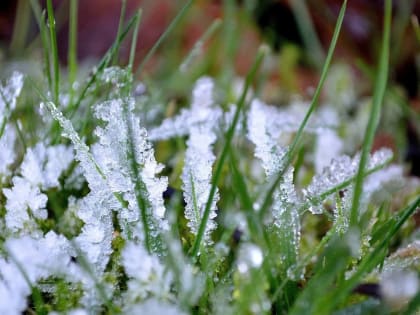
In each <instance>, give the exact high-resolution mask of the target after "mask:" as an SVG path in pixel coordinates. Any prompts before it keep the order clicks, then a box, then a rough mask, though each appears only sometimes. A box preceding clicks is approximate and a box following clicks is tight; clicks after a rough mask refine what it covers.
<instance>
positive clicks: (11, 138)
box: [0, 122, 16, 182]
mask: <svg viewBox="0 0 420 315" xmlns="http://www.w3.org/2000/svg"><path fill="white" fill-rule="evenodd" d="M0 128H1V122H0ZM15 141H16V131H15V129H14V128H13V127H12V125H10V124H6V126H5V128H4V131H3V134H2V135H1V134H0V161H1V162H0V182H1V181H2V179H3V176H8V175H9V174H10V170H9V167H10V165H11V164H13V162H14V161H15V158H16V152H15Z"/></svg>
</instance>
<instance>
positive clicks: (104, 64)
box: [67, 15, 136, 119]
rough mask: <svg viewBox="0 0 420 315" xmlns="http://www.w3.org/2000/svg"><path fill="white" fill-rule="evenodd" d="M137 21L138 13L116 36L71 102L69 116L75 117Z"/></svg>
mask: <svg viewBox="0 0 420 315" xmlns="http://www.w3.org/2000/svg"><path fill="white" fill-rule="evenodd" d="M135 21H136V15H134V16H133V17H132V18H131V19H130V20H129V21H128V23H127V25H126V27H125V28H124V30H123V31H122V32H121V34H120V36H119V37H118V38H116V40H115V41H114V43H113V44H112V46H111V47H110V48H109V49H108V51H107V52H106V54H105V55H104V56H103V58H102V59H101V61H100V62H99V64H98V66H97V67H96V68H95V70H94V71H93V73H92V75H91V77H90V79H89V81H88V82H87V84H86V85H85V87H84V89H83V90H82V92H81V93H80V95H79V97H78V99H77V100H76V102H75V103H74V104H70V105H69V108H68V110H67V114H68V117H69V118H70V119H71V118H73V116H74V114H75V113H76V111H77V109H78V108H79V106H80V104H81V102H82V101H83V99H84V98H85V96H86V93H87V91H88V90H89V88H90V87H91V86H92V84H93V83H94V82H95V81H96V79H97V77H98V75H99V74H100V73H102V72H103V70H104V69H105V68H106V67H107V66H108V65H109V64H110V62H111V60H112V58H113V56H114V55H115V54H116V53H117V52H118V49H119V48H120V46H121V43H122V41H123V40H124V38H125V37H126V36H127V34H128V33H129V31H130V29H131V28H132V27H133V25H134V23H135Z"/></svg>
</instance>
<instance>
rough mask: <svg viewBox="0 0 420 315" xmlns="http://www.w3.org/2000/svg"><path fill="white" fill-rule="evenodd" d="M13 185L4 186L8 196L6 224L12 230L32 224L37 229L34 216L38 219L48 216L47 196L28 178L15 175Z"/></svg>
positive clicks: (4, 191) (5, 193)
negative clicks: (10, 186)
mask: <svg viewBox="0 0 420 315" xmlns="http://www.w3.org/2000/svg"><path fill="white" fill-rule="evenodd" d="M12 181H13V187H12V188H4V189H3V193H4V195H5V196H6V199H7V201H6V210H7V213H6V226H7V228H8V229H10V230H11V231H18V230H21V229H23V228H24V227H29V226H28V225H31V226H32V229H36V224H35V222H34V221H33V218H32V216H33V217H35V218H38V219H46V218H47V210H46V209H45V206H46V205H47V199H48V198H47V196H46V195H44V194H43V193H41V192H40V190H39V188H38V187H36V186H33V185H32V184H31V183H30V182H29V181H28V180H27V179H25V178H22V177H19V176H15V177H13V179H12Z"/></svg>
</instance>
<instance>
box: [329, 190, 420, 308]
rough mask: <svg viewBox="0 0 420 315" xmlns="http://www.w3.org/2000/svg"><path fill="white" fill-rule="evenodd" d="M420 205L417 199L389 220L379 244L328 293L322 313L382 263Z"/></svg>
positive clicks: (346, 294)
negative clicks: (388, 225)
mask: <svg viewBox="0 0 420 315" xmlns="http://www.w3.org/2000/svg"><path fill="white" fill-rule="evenodd" d="M419 205H420V197H417V198H416V199H415V200H414V201H413V202H412V203H411V204H410V205H408V206H407V207H406V208H405V209H403V210H402V211H400V212H399V213H398V214H396V215H395V217H393V218H391V220H395V223H394V224H393V225H392V226H391V227H390V228H389V229H388V230H387V231H388V232H387V233H386V234H385V235H384V236H383V238H382V240H381V241H380V243H379V244H378V245H377V246H376V247H375V248H374V249H373V250H372V251H371V252H370V253H369V254H368V255H366V256H365V257H364V258H363V259H362V261H361V262H360V264H359V265H358V267H357V270H356V271H355V272H354V273H353V275H352V276H351V277H350V278H349V279H348V280H346V281H345V282H344V283H342V284H341V286H340V287H337V288H335V290H334V292H332V293H329V295H330V297H329V299H328V300H329V301H330V302H329V303H326V305H324V307H323V311H324V313H322V314H328V313H329V311H330V310H332V309H334V308H335V307H336V306H337V305H339V304H340V303H341V302H342V301H343V300H344V299H345V298H346V297H347V296H348V294H350V293H351V290H352V289H353V288H354V287H355V286H356V285H357V283H359V282H360V280H361V279H362V277H363V276H364V275H366V274H367V273H369V272H370V271H372V270H373V268H375V267H376V266H377V265H378V264H380V263H381V262H383V259H384V256H385V255H386V252H387V248H388V245H389V243H390V241H391V239H392V238H393V237H394V236H395V234H396V233H397V232H398V231H399V230H400V229H401V227H402V225H403V224H404V223H405V222H406V221H407V220H408V219H409V218H410V217H411V216H412V215H413V214H414V213H415V212H416V211H418V210H419V209H418V207H419Z"/></svg>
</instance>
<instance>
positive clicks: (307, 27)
mask: <svg viewBox="0 0 420 315" xmlns="http://www.w3.org/2000/svg"><path fill="white" fill-rule="evenodd" d="M70 1H74V0H54V1H53V6H54V11H55V15H56V28H57V31H58V49H59V57H60V61H61V63H62V65H63V67H64V66H65V65H66V64H67V62H68V42H69V40H68V34H69V27H68V20H69V7H70ZM32 2H33V1H29V0H2V1H1V2H0V65H4V64H6V63H10V62H17V61H19V60H28V59H29V60H30V59H32V60H34V59H37V58H42V49H41V39H40V36H39V30H38V26H37V25H38V24H37V22H36V19H35V16H34V14H33V7H32V6H31V3H32ZM186 3H187V1H179V0H127V1H126V12H125V17H124V20H125V21H127V20H128V19H129V18H130V17H131V16H132V15H133V14H134V13H135V12H136V10H137V9H138V8H142V20H141V26H140V31H139V37H138V43H137V54H136V65H138V64H139V63H140V62H141V61H142V60H143V58H144V56H145V55H146V54H147V52H148V51H149V50H150V49H151V47H152V46H153V44H154V43H156V41H157V40H158V39H159V37H160V36H161V35H162V33H163V32H164V31H165V29H167V27H168V25H169V24H170V23H171V21H172V20H173V19H174V18H175V16H176V15H177V14H178V12H180V10H181V9H182V7H183V6H184V5H185V4H186ZM341 4H342V2H341V1H338V0H307V1H305V0H242V1H240V0H226V1H223V0H220V1H210V0H207V1H203V0H201V1H200V0H196V1H194V2H193V5H192V6H191V7H190V8H189V11H188V13H187V14H186V15H185V16H183V17H182V19H181V20H180V21H179V23H178V24H177V25H176V27H175V28H174V29H173V30H172V31H171V34H170V35H169V37H168V38H167V39H166V40H165V41H164V42H163V43H162V45H160V46H159V49H158V50H157V52H156V53H155V54H154V55H153V56H152V58H151V59H150V61H149V62H148V63H147V64H146V65H145V68H144V69H143V71H142V72H141V73H138V76H139V78H141V79H143V80H147V79H148V78H153V79H154V80H162V81H163V80H165V78H167V77H168V75H170V73H171V72H173V69H175V68H179V65H181V64H183V65H185V60H184V59H185V56H187V55H189V54H190V55H192V57H194V58H195V59H196V60H195V61H194V63H193V64H194V65H193V66H189V65H188V64H187V65H186V67H187V68H188V71H186V72H187V73H185V82H193V80H194V79H196V78H197V77H198V76H200V75H203V74H210V75H213V76H216V77H218V76H219V77H220V76H221V77H224V78H225V80H230V79H232V78H233V77H236V76H243V75H244V74H245V73H246V72H247V70H248V69H249V66H250V65H251V63H252V61H253V59H254V57H255V54H256V51H257V49H258V47H259V46H260V44H261V43H263V42H265V43H268V44H269V45H270V47H271V48H272V51H273V54H272V57H271V58H270V60H269V62H268V63H267V66H266V69H265V70H266V71H265V73H266V80H265V84H264V87H263V89H262V95H263V97H264V98H265V99H266V100H267V101H268V102H271V103H275V104H281V103H285V102H287V100H288V99H289V98H290V97H291V96H292V95H295V94H299V95H302V96H303V97H306V98H310V96H311V93H312V92H313V88H314V87H315V86H316V83H317V81H318V77H319V73H320V69H321V68H322V65H323V61H324V58H325V55H326V51H327V50H328V46H329V43H330V40H331V37H332V33H333V31H334V27H335V23H336V20H337V16H338V12H339V10H340V7H341ZM40 6H41V8H45V6H46V4H45V1H41V2H40ZM383 6H384V1H383V0H369V1H368V0H352V1H349V3H348V8H347V11H346V16H345V19H344V24H343V28H342V31H341V33H340V38H339V41H338V45H337V48H336V52H335V55H334V64H335V65H338V66H336V69H338V70H336V72H337V71H338V72H339V71H342V72H343V73H342V74H341V77H340V78H348V80H347V81H346V80H344V81H346V82H347V83H345V84H347V85H345V87H344V88H351V89H353V92H352V93H353V94H354V96H353V98H352V100H351V101H352V102H356V101H358V100H359V99H361V98H363V97H364V96H367V95H371V94H372V82H373V78H374V75H375V67H376V63H377V56H378V50H379V46H380V40H381V35H382V18H383ZM121 7H122V1H119V0H89V1H79V2H78V21H77V58H78V60H79V61H80V63H81V64H87V65H92V64H94V63H95V62H96V61H97V60H98V59H99V58H101V57H102V56H103V55H104V54H105V53H106V51H107V50H108V49H109V48H110V46H111V45H112V43H113V42H114V40H115V37H116V35H117V30H118V25H119V20H120V16H121ZM419 16H420V1H416V0H404V1H398V0H395V1H393V24H392V44H391V56H390V89H389V95H388V96H389V97H392V99H393V100H394V101H395V102H397V103H398V104H399V106H400V107H401V112H402V114H401V121H400V125H401V126H400V128H402V130H403V133H404V135H405V136H404V137H403V138H402V139H401V138H399V139H396V137H395V134H394V132H393V130H389V131H387V126H386V122H385V123H384V124H385V126H383V128H382V129H381V130H380V132H379V133H378V136H377V139H376V140H375V141H376V142H375V145H376V146H382V145H387V146H390V147H392V148H394V149H397V150H399V152H401V155H402V156H403V158H404V159H405V160H406V161H407V162H409V163H410V165H411V167H410V172H411V173H412V174H413V175H417V176H420V140H419V139H420V136H419V135H420V126H419V115H420V92H419V87H420V83H419V81H420V80H419V77H420V71H419V69H420V31H419V28H418V26H417V28H416V25H418V24H417V23H418V17H419ZM215 21H218V22H215ZM215 23H218V24H217V25H216V24H215ZM216 26H217V29H216ZM206 32H207V33H209V34H210V33H211V34H210V36H208V37H206V35H205V34H206ZM207 35H208V34H207ZM203 36H204V37H205V40H203ZM129 47H130V41H129V40H125V41H124V43H123V45H122V48H121V50H120V54H119V59H118V63H119V64H121V65H124V64H126V63H127V59H128V53H129ZM195 50H196V54H194V53H191V52H194V51H195ZM181 70H182V69H181ZM340 82H341V81H340ZM176 84H180V83H174V86H175V87H174V88H173V89H174V95H175V96H176V97H178V96H179V95H178V94H182V92H180V89H177V87H176ZM181 90H182V89H181ZM326 93H328V91H327V92H326ZM330 93H331V91H330Z"/></svg>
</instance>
